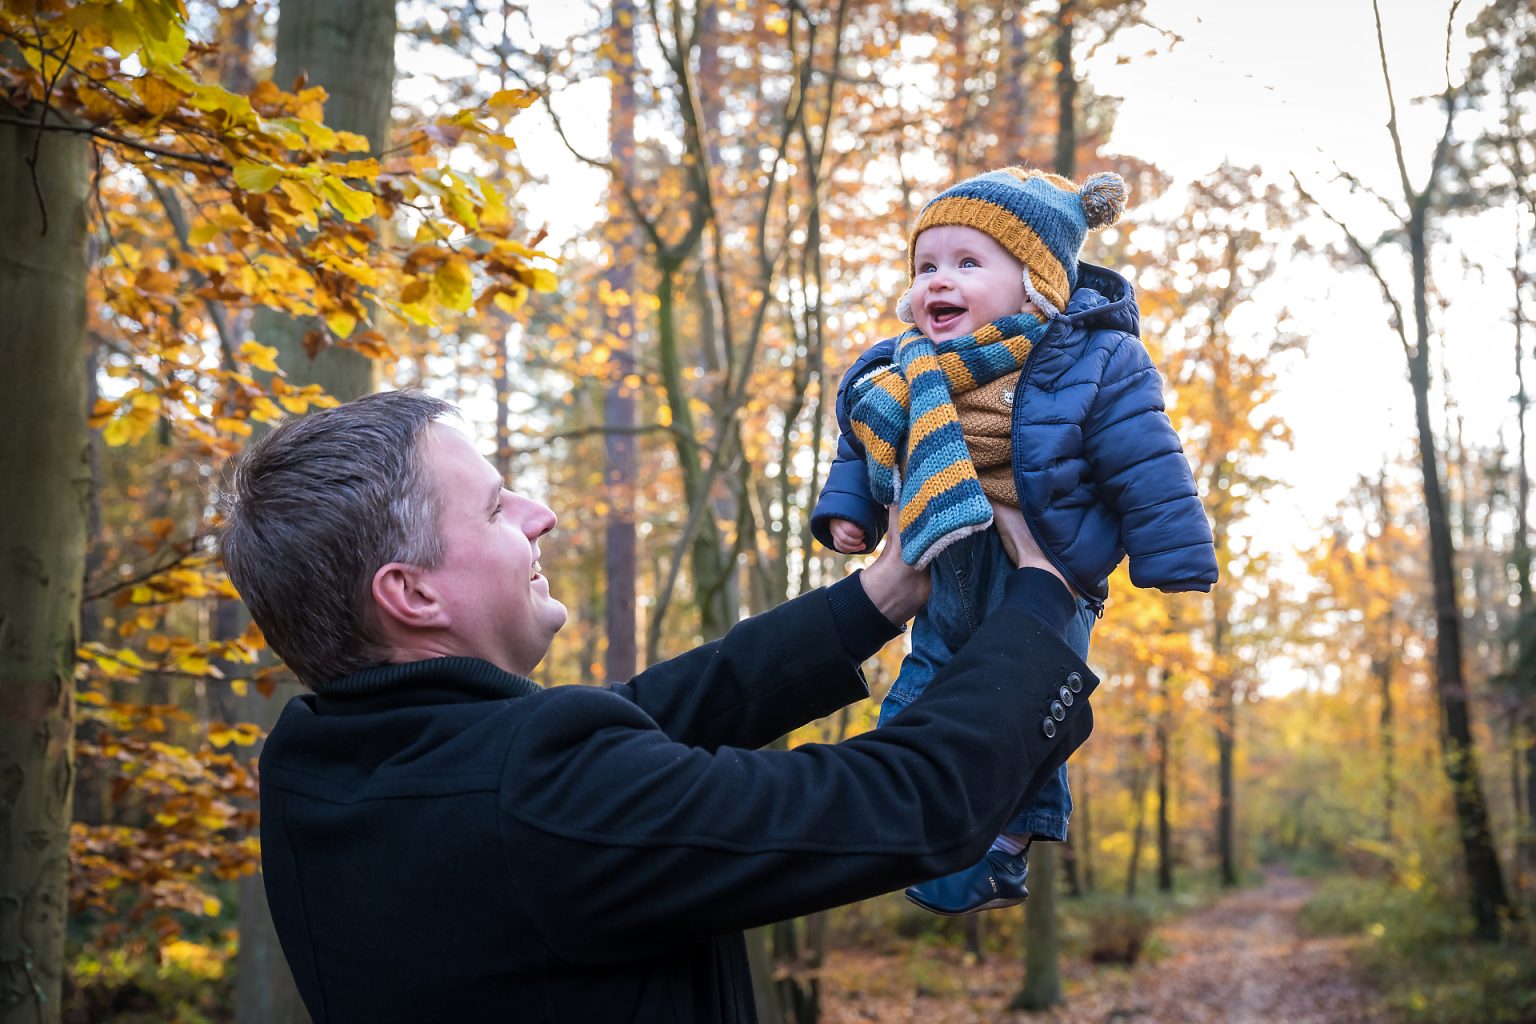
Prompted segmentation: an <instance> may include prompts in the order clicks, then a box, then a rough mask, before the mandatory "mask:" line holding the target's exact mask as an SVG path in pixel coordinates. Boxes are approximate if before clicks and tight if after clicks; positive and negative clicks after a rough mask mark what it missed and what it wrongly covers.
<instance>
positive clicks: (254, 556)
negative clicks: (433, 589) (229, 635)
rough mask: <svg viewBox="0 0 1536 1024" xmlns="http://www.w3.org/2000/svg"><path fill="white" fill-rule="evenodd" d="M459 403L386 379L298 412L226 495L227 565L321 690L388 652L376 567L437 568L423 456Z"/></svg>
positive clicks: (434, 496)
mask: <svg viewBox="0 0 1536 1024" xmlns="http://www.w3.org/2000/svg"><path fill="white" fill-rule="evenodd" d="M454 412H455V410H454V408H453V406H451V405H449V404H448V403H447V402H444V401H441V400H440V399H437V398H433V397H431V396H430V395H426V394H423V393H422V392H420V391H387V392H382V393H380V394H375V395H368V396H366V397H363V398H359V399H357V400H356V401H352V402H347V403H346V404H344V405H340V406H337V407H336V408H334V409H324V410H321V411H319V412H314V413H311V414H310V415H308V416H305V417H303V418H301V419H296V420H290V421H288V422H286V423H283V424H282V425H280V426H278V427H277V428H276V429H274V430H273V431H272V432H271V433H269V434H267V435H266V436H264V437H262V438H261V439H260V440H258V441H257V442H256V443H255V444H253V445H252V446H251V447H250V449H249V450H248V451H247V452H246V453H245V455H244V456H243V457H242V458H241V459H240V460H239V462H238V464H237V465H236V468H235V472H234V482H233V486H232V488H231V491H230V493H228V494H226V495H225V496H224V502H223V506H224V509H223V511H224V526H223V530H222V533H221V538H220V548H221V551H222V554H223V556H224V568H225V569H226V571H228V573H229V578H230V580H231V581H232V582H233V583H234V585H235V589H236V590H238V591H239V592H240V596H241V597H242V598H243V599H244V600H245V605H246V607H247V608H249V609H250V612H251V617H252V618H253V619H255V620H256V624H257V625H258V626H260V627H261V631H262V632H263V633H264V634H265V635H266V638H267V643H268V644H270V645H271V647H272V649H273V650H274V651H276V652H277V654H278V656H279V657H281V658H282V659H283V660H284V661H285V662H287V663H288V667H289V668H291V669H293V671H294V673H295V674H296V675H297V676H298V677H299V679H301V680H302V681H303V682H304V683H306V684H307V685H308V686H310V687H311V688H312V689H315V690H317V691H319V690H323V689H324V688H325V686H326V684H327V683H329V682H331V681H332V680H334V679H339V678H341V677H342V676H346V675H350V674H352V673H353V672H357V671H359V670H361V669H364V668H367V667H369V666H371V665H377V664H379V663H380V662H382V661H384V660H385V659H386V657H387V656H388V651H387V650H386V649H385V648H384V647H383V644H382V642H381V639H380V637H379V635H378V628H377V624H376V621H375V617H374V614H373V612H374V609H373V598H372V586H373V577H374V574H375V573H377V572H378V571H379V569H380V568H381V567H382V566H384V565H387V564H389V563H390V562H405V563H408V564H410V565H417V566H421V567H422V568H426V569H432V568H435V567H436V566H437V565H438V564H439V563H440V562H441V561H442V558H443V541H442V535H441V532H440V531H439V529H438V513H439V510H440V507H441V502H440V500H439V496H438V493H437V487H436V484H435V483H434V481H433V479H432V476H431V474H430V473H428V472H427V468H426V466H425V464H424V461H423V459H422V447H423V444H424V442H425V440H426V436H427V429H428V427H430V426H431V424H432V423H433V421H435V420H437V419H439V418H441V417H443V416H445V415H451V414H453V413H454Z"/></svg>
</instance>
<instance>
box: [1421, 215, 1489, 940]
mask: <svg viewBox="0 0 1536 1024" xmlns="http://www.w3.org/2000/svg"><path fill="white" fill-rule="evenodd" d="M1427 213H1428V190H1426V193H1425V194H1424V195H1421V196H1420V197H1419V201H1418V202H1417V203H1415V204H1414V207H1413V214H1412V216H1411V218H1410V220H1409V223H1408V245H1409V253H1410V255H1411V256H1412V260H1413V313H1414V327H1415V340H1416V344H1415V345H1414V347H1413V349H1412V350H1411V351H1410V352H1409V358H1408V379H1409V382H1410V383H1411V384H1412V386H1413V406H1414V420H1415V423H1416V424H1417V426H1418V444H1419V469H1420V471H1421V473H1422V474H1423V481H1424V506H1425V511H1426V513H1427V517H1428V520H1429V553H1430V568H1431V578H1432V580H1433V584H1434V595H1435V627H1436V630H1435V634H1436V639H1435V689H1436V692H1437V693H1438V694H1439V697H1440V708H1441V712H1442V714H1443V717H1444V723H1445V733H1444V736H1443V740H1444V748H1443V762H1444V768H1445V775H1446V778H1447V779H1448V780H1449V781H1450V784H1451V793H1452V798H1453V801H1454V803H1455V807H1456V821H1457V825H1458V829H1457V831H1458V833H1459V836H1460V839H1461V848H1462V855H1463V858H1464V860H1465V863H1466V869H1467V881H1468V889H1469V896H1470V899H1471V904H1472V917H1473V919H1474V921H1476V923H1477V935H1478V937H1479V938H1480V939H1483V940H1485V941H1492V940H1493V939H1496V938H1497V937H1498V934H1499V930H1500V921H1501V918H1502V916H1503V914H1505V913H1506V912H1507V911H1508V909H1509V895H1508V893H1507V892H1506V891H1505V888H1504V875H1503V872H1502V871H1501V870H1500V868H1499V859H1498V855H1497V853H1495V852H1494V848H1493V835H1492V832H1491V830H1490V829H1489V825H1488V807H1487V804H1486V803H1485V802H1484V799H1483V786H1482V779H1481V776H1480V774H1479V771H1478V765H1477V750H1476V748H1475V747H1474V746H1473V743H1472V722H1471V713H1470V710H1469V707H1468V703H1467V684H1466V679H1465V677H1464V675H1463V663H1464V662H1463V657H1462V651H1461V614H1460V610H1459V608H1458V607H1457V593H1456V587H1457V579H1458V577H1457V574H1456V567H1455V563H1456V549H1455V543H1454V541H1453V540H1452V538H1451V527H1450V522H1449V519H1448V517H1447V515H1446V505H1445V493H1444V491H1443V490H1442V489H1441V486H1440V466H1439V459H1438V456H1437V453H1436V451H1435V435H1434V426H1433V423H1432V422H1431V420H1430V412H1429V385H1430V372H1429V296H1428V286H1429V258H1428V257H1429V253H1428V248H1429V247H1428V243H1427V240H1426V218H1427Z"/></svg>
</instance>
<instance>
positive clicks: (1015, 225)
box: [896, 167, 1127, 323]
mask: <svg viewBox="0 0 1536 1024" xmlns="http://www.w3.org/2000/svg"><path fill="white" fill-rule="evenodd" d="M1126 196H1127V190H1126V187H1125V179H1124V178H1122V177H1120V175H1118V174H1116V173H1114V172H1113V171H1100V172H1099V173H1097V174H1090V175H1089V176H1088V177H1087V178H1086V179H1085V180H1084V181H1083V184H1082V185H1081V186H1079V185H1077V184H1076V183H1074V182H1073V181H1072V180H1071V179H1069V178H1064V177H1062V176H1061V175H1059V174H1050V173H1047V172H1045V171H1039V170H1032V169H1030V168H1027V167H1004V168H1001V169H999V170H995V171H988V172H987V173H985V174H978V175H976V176H975V177H974V178H967V179H966V180H964V181H962V182H960V183H959V184H956V185H951V186H950V187H949V188H947V189H945V190H944V191H943V192H940V193H939V194H938V195H937V196H935V197H934V198H933V200H932V201H931V202H929V203H928V205H927V206H925V207H923V209H922V212H921V213H919V214H918V216H917V224H916V225H915V226H914V227H913V228H912V235H911V237H910V238H909V239H908V240H907V272H908V273H909V274H911V275H913V276H916V271H917V268H916V266H915V265H914V263H913V258H914V257H913V254H914V253H915V252H916V249H917V236H918V235H920V234H922V233H923V232H924V231H927V230H928V229H929V228H937V227H944V226H947V225H958V226H960V227H967V228H975V229H976V230H977V231H980V232H982V233H983V234H986V235H989V236H990V237H991V238H992V239H994V240H995V241H996V242H997V243H998V244H999V245H1001V246H1002V247H1003V248H1004V249H1007V250H1008V251H1009V252H1010V253H1012V254H1013V257H1014V258H1015V259H1017V260H1018V261H1019V262H1020V263H1022V264H1024V290H1025V291H1026V292H1027V293H1028V294H1029V297H1030V298H1031V299H1033V300H1034V301H1035V303H1036V304H1037V305H1038V306H1039V307H1040V308H1041V309H1042V310H1044V311H1045V314H1046V316H1047V317H1049V318H1052V319H1054V318H1056V317H1058V316H1060V315H1061V314H1062V311H1063V310H1065V309H1066V308H1067V299H1068V297H1069V296H1071V294H1072V291H1073V289H1075V288H1076V287H1077V254H1078V251H1079V250H1080V249H1082V247H1083V239H1084V238H1085V237H1087V234H1088V232H1089V231H1090V230H1093V229H1096V228H1102V227H1108V226H1109V225H1110V224H1113V223H1114V222H1115V221H1117V220H1119V219H1120V214H1121V213H1122V212H1123V211H1124V210H1125V201H1126ZM896 315H897V316H898V317H900V318H901V320H902V321H903V322H904V323H913V322H914V321H913V319H912V301H911V297H910V292H909V293H908V294H906V295H903V296H902V297H901V301H900V302H899V303H897V306H896Z"/></svg>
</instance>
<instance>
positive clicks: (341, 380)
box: [235, 0, 395, 1024]
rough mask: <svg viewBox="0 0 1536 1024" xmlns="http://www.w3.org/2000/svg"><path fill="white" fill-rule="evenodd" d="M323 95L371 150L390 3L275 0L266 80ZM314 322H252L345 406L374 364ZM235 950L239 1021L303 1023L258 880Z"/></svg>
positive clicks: (376, 143) (382, 124)
mask: <svg viewBox="0 0 1536 1024" xmlns="http://www.w3.org/2000/svg"><path fill="white" fill-rule="evenodd" d="M300 75H305V76H307V77H308V81H309V84H310V85H320V86H324V87H325V89H326V91H327V92H328V93H329V99H327V101H326V105H325V122H326V124H327V125H329V126H330V127H332V128H336V129H340V130H344V131H351V132H356V133H357V134H359V135H364V136H366V137H367V138H368V140H369V142H370V143H371V144H372V149H373V151H374V152H379V151H381V150H383V149H384V148H385V147H386V145H387V142H388V138H389V115H390V100H391V96H392V90H393V87H394V78H395V5H394V0H282V7H281V9H280V11H279V15H278V22H277V66H276V67H275V68H274V70H273V72H272V77H273V79H274V80H275V81H276V82H277V84H278V85H280V86H282V87H283V88H285V89H286V88H291V87H292V85H293V83H294V80H295V79H296V78H297V77H298V76H300ZM315 326H317V325H316V324H310V323H306V322H304V321H296V320H291V319H289V318H287V317H284V316H282V315H281V314H277V313H274V312H271V311H268V310H263V311H261V312H260V313H259V314H258V315H257V316H256V317H255V323H254V327H253V330H254V333H255V335H256V337H257V340H259V341H261V342H263V343H264V344H268V345H273V346H276V348H277V350H278V356H277V360H278V364H279V365H281V366H282V368H283V370H284V372H285V373H286V374H287V379H288V382H289V383H290V384H293V385H296V386H300V387H302V386H304V385H306V384H319V385H321V386H322V387H324V388H325V390H326V391H327V392H328V393H329V394H331V395H332V396H334V397H335V398H337V399H339V400H341V401H346V400H348V399H350V398H356V397H357V396H359V395H363V394H367V393H368V392H370V391H372V390H373V388H374V368H373V363H372V362H371V361H370V360H369V359H368V358H367V357H366V356H364V355H362V354H360V353H357V352H353V351H351V350H349V349H341V348H336V347H333V346H327V347H326V348H324V349H322V350H320V352H319V353H318V355H316V356H315V357H313V358H311V357H310V355H309V353H308V352H306V351H305V348H304V335H305V333H306V331H307V330H309V329H312V328H313V327H315ZM297 692H298V687H297V684H294V683H289V684H286V685H280V686H279V687H278V688H277V690H276V691H275V692H274V693H273V694H272V696H271V697H262V696H261V695H260V694H259V693H258V692H257V691H256V690H255V689H254V688H253V689H252V690H251V693H250V696H249V697H248V698H247V699H246V701H244V702H243V703H244V707H243V709H242V712H243V714H244V715H245V717H246V719H247V721H253V722H256V723H257V724H258V725H260V726H261V727H262V728H263V729H270V728H271V727H272V725H273V724H274V723H275V722H276V721H277V716H278V714H279V713H280V712H281V711H282V708H283V705H284V704H285V703H287V700H288V698H289V697H291V696H293V695H294V694H295V693H297ZM240 906H241V908H242V909H241V915H240V953H239V974H238V978H239V981H238V984H237V987H236V1006H235V1019H236V1021H237V1022H238V1024H285V1022H288V1021H295V1022H302V1021H308V1019H309V1017H308V1015H307V1014H306V1013H305V1011H304V1008H303V1005H302V1003H301V1002H300V1001H299V997H298V991H297V989H295V988H294V985H293V979H292V977H291V975H290V974H289V972H288V966H287V964H286V962H285V961H284V960H283V957H282V954H281V952H279V950H278V945H277V936H276V934H275V933H274V932H273V931H272V924H271V918H270V916H269V913H268V911H267V908H266V893H265V891H264V889H263V888H262V881H261V876H260V875H259V874H257V875H253V876H250V877H248V878H245V879H242V880H241V882H240Z"/></svg>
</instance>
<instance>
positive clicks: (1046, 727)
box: [1040, 716, 1056, 740]
mask: <svg viewBox="0 0 1536 1024" xmlns="http://www.w3.org/2000/svg"><path fill="white" fill-rule="evenodd" d="M1040 731H1041V732H1043V733H1045V738H1046V739H1048V740H1053V739H1055V738H1056V719H1054V718H1051V717H1049V716H1047V717H1046V719H1045V721H1043V722H1041V723H1040Z"/></svg>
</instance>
